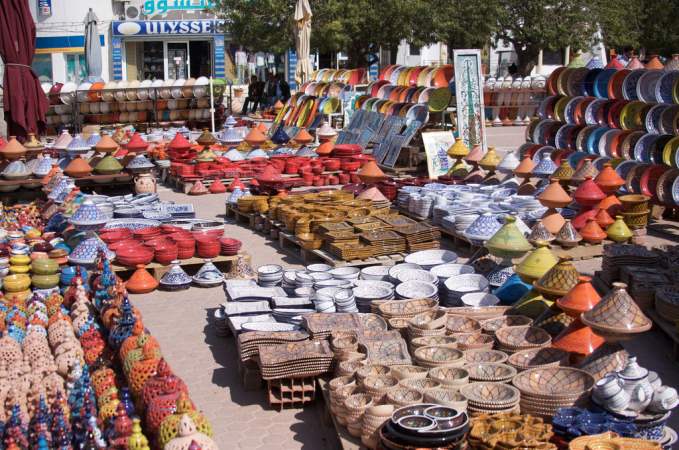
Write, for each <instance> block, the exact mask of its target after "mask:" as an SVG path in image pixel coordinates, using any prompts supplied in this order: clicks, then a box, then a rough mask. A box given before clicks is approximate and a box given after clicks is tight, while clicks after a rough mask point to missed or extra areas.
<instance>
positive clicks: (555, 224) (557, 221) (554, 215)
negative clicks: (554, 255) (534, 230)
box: [542, 208, 566, 236]
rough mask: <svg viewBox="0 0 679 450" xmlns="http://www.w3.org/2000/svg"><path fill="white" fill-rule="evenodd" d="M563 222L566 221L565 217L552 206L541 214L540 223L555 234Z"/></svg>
mask: <svg viewBox="0 0 679 450" xmlns="http://www.w3.org/2000/svg"><path fill="white" fill-rule="evenodd" d="M564 223H566V219H564V218H563V216H562V215H561V214H559V212H558V211H556V210H555V209H553V208H550V209H548V210H547V212H545V214H544V215H543V216H542V224H543V225H544V226H545V228H547V229H548V230H549V232H550V233H552V234H553V235H555V236H556V234H557V233H558V232H559V230H561V227H562V226H563V224H564Z"/></svg>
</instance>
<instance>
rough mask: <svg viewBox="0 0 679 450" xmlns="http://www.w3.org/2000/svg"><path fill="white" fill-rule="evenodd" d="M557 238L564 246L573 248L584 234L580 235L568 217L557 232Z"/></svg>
mask: <svg viewBox="0 0 679 450" xmlns="http://www.w3.org/2000/svg"><path fill="white" fill-rule="evenodd" d="M555 240H556V242H557V243H558V244H559V245H561V246H562V247H564V248H572V247H576V246H577V245H578V244H579V243H580V241H582V236H580V234H579V233H578V231H577V230H576V229H575V227H574V226H573V224H572V223H571V221H570V220H568V219H566V221H565V222H564V224H563V226H562V227H561V229H560V230H559V232H558V233H557V235H556V239H555Z"/></svg>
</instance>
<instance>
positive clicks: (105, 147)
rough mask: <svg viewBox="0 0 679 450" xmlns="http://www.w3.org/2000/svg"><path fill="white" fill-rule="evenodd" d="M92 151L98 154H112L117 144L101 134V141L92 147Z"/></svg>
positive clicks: (106, 135)
mask: <svg viewBox="0 0 679 450" xmlns="http://www.w3.org/2000/svg"><path fill="white" fill-rule="evenodd" d="M94 150H95V151H97V152H99V153H114V152H115V151H116V150H118V143H117V142H116V141H114V140H113V138H112V137H111V136H109V135H108V134H104V133H102V134H101V139H99V142H97V144H96V145H95V146H94Z"/></svg>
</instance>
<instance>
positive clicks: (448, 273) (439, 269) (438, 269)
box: [430, 264, 474, 281]
mask: <svg viewBox="0 0 679 450" xmlns="http://www.w3.org/2000/svg"><path fill="white" fill-rule="evenodd" d="M430 272H431V273H432V274H434V275H435V276H437V277H438V278H439V280H441V281H445V280H447V279H448V278H450V277H454V276H457V275H463V274H466V273H474V268H473V267H472V266H468V265H466V264H440V265H438V266H434V267H432V268H431V270H430Z"/></svg>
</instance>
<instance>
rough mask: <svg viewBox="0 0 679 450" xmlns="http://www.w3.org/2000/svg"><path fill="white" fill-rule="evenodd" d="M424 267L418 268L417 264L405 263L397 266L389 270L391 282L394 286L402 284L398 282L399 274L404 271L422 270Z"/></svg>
mask: <svg viewBox="0 0 679 450" xmlns="http://www.w3.org/2000/svg"><path fill="white" fill-rule="evenodd" d="M420 269H422V267H420V266H418V265H417V264H413V263H403V264H396V265H395V266H392V267H391V268H390V269H389V281H391V282H392V283H394V284H398V283H400V282H399V281H398V274H399V273H401V272H402V271H409V270H420Z"/></svg>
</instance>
